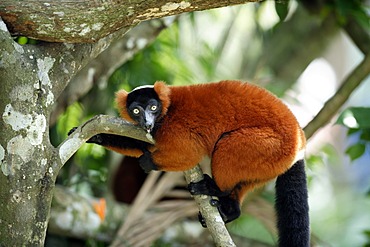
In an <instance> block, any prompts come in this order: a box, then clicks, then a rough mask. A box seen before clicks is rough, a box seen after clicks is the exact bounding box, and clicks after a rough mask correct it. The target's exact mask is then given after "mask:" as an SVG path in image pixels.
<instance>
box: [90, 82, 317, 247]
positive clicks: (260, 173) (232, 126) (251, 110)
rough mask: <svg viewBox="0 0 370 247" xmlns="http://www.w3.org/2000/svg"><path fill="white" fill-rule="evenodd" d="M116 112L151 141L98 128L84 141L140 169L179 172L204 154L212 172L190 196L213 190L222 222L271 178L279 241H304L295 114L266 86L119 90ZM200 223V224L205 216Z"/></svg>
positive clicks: (301, 140)
mask: <svg viewBox="0 0 370 247" xmlns="http://www.w3.org/2000/svg"><path fill="white" fill-rule="evenodd" d="M116 102H117V105H118V108H119V111H120V114H121V117H122V118H124V119H125V120H127V121H130V122H132V123H134V124H136V125H139V126H140V127H142V128H143V129H145V130H146V131H147V132H148V133H151V134H152V136H153V137H154V140H155V142H156V143H155V145H151V144H148V143H145V142H142V141H138V140H134V139H131V138H128V137H122V136H117V135H110V134H99V135H96V136H94V137H92V138H91V139H90V140H89V142H91V143H96V144H99V145H103V146H105V147H107V148H109V149H111V150H114V151H117V152H119V153H122V154H124V155H128V156H133V157H139V162H140V166H141V167H142V168H143V169H144V170H145V171H146V172H150V171H151V170H162V171H184V170H188V169H190V168H193V167H194V166H196V165H197V164H198V163H199V162H200V161H201V160H202V159H203V157H204V156H209V157H210V158H211V168H212V178H211V177H209V176H207V175H206V176H205V178H204V180H202V181H200V182H198V183H191V184H190V185H189V191H190V193H192V194H206V195H210V196H217V197H218V198H219V199H218V203H217V207H218V210H219V212H220V215H221V216H222V218H223V220H224V221H225V222H226V223H227V222H230V221H232V220H234V219H236V218H238V217H239V215H240V203H241V202H242V201H243V198H244V196H245V195H246V194H247V192H248V191H251V190H252V189H254V188H256V187H258V186H261V185H263V184H265V183H266V182H268V181H270V180H272V179H274V178H277V180H276V203H275V208H276V213H277V221H278V222H277V227H278V232H279V246H281V247H290V246H296V247H308V246H309V236H310V230H309V216H308V203H307V185H306V175H305V170H304V169H305V163H304V160H303V157H304V149H305V142H306V140H305V137H304V133H303V131H302V129H301V128H300V126H299V124H298V122H297V120H296V118H295V117H294V115H293V114H292V113H291V111H290V110H289V109H288V107H287V106H286V105H285V104H284V103H282V102H281V101H280V100H279V99H278V98H277V97H275V96H274V95H272V94H271V93H269V92H268V91H266V90H264V89H262V88H259V87H257V86H254V85H252V84H248V83H242V82H239V81H221V82H218V83H207V84H199V85H191V86H167V85H165V84H164V83H163V82H156V83H155V84H154V86H144V87H139V88H136V89H134V90H133V91H131V92H130V93H127V92H126V91H119V92H118V93H117V95H116ZM203 224H205V222H203Z"/></svg>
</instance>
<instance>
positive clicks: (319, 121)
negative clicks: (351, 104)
mask: <svg viewBox="0 0 370 247" xmlns="http://www.w3.org/2000/svg"><path fill="white" fill-rule="evenodd" d="M369 73H370V53H369V54H366V56H365V58H364V59H363V60H362V62H361V63H360V64H359V65H358V66H357V67H356V68H355V69H354V70H353V71H352V73H351V74H350V75H349V76H348V77H347V78H346V79H345V80H344V82H343V83H342V86H341V87H340V88H339V89H338V91H337V92H336V93H335V94H334V96H333V97H331V98H330V99H329V100H328V101H326V103H325V105H324V106H323V108H321V110H320V111H319V113H318V114H317V115H316V116H315V118H314V119H312V121H311V122H309V123H308V124H307V125H306V127H305V128H304V132H305V134H306V138H307V139H309V138H310V137H311V136H312V135H313V134H314V133H315V132H316V131H317V130H318V129H319V128H321V127H323V126H325V125H326V124H327V123H328V122H329V121H330V119H331V118H332V117H333V116H334V115H335V113H336V112H337V111H338V110H339V109H340V107H341V106H342V105H343V104H344V102H346V101H347V99H348V98H349V96H350V95H351V94H352V92H353V91H354V90H355V89H356V88H357V87H358V86H359V85H360V84H361V82H362V81H363V80H364V79H365V78H366V77H367V76H369Z"/></svg>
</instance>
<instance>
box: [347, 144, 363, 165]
mask: <svg viewBox="0 0 370 247" xmlns="http://www.w3.org/2000/svg"><path fill="white" fill-rule="evenodd" d="M365 149H366V146H365V144H363V143H356V144H354V145H352V146H350V147H349V148H347V150H346V154H348V155H349V157H350V158H351V161H354V160H355V159H358V158H360V157H361V156H362V155H363V154H364V153H365Z"/></svg>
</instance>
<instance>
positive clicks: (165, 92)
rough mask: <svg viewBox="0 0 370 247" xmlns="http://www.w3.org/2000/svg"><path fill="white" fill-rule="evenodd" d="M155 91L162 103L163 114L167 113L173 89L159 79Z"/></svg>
mask: <svg viewBox="0 0 370 247" xmlns="http://www.w3.org/2000/svg"><path fill="white" fill-rule="evenodd" d="M154 91H155V92H156V93H157V95H158V97H159V100H160V101H161V104H162V114H161V115H162V116H164V115H166V113H167V110H168V107H169V106H170V104H171V100H170V94H171V90H170V88H169V87H168V86H167V85H166V84H165V83H164V82H163V81H157V82H156V83H155V84H154Z"/></svg>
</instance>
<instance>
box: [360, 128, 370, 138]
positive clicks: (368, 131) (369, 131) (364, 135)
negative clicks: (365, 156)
mask: <svg viewBox="0 0 370 247" xmlns="http://www.w3.org/2000/svg"><path fill="white" fill-rule="evenodd" d="M360 138H361V140H364V141H370V129H364V130H362V133H361V137H360Z"/></svg>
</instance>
